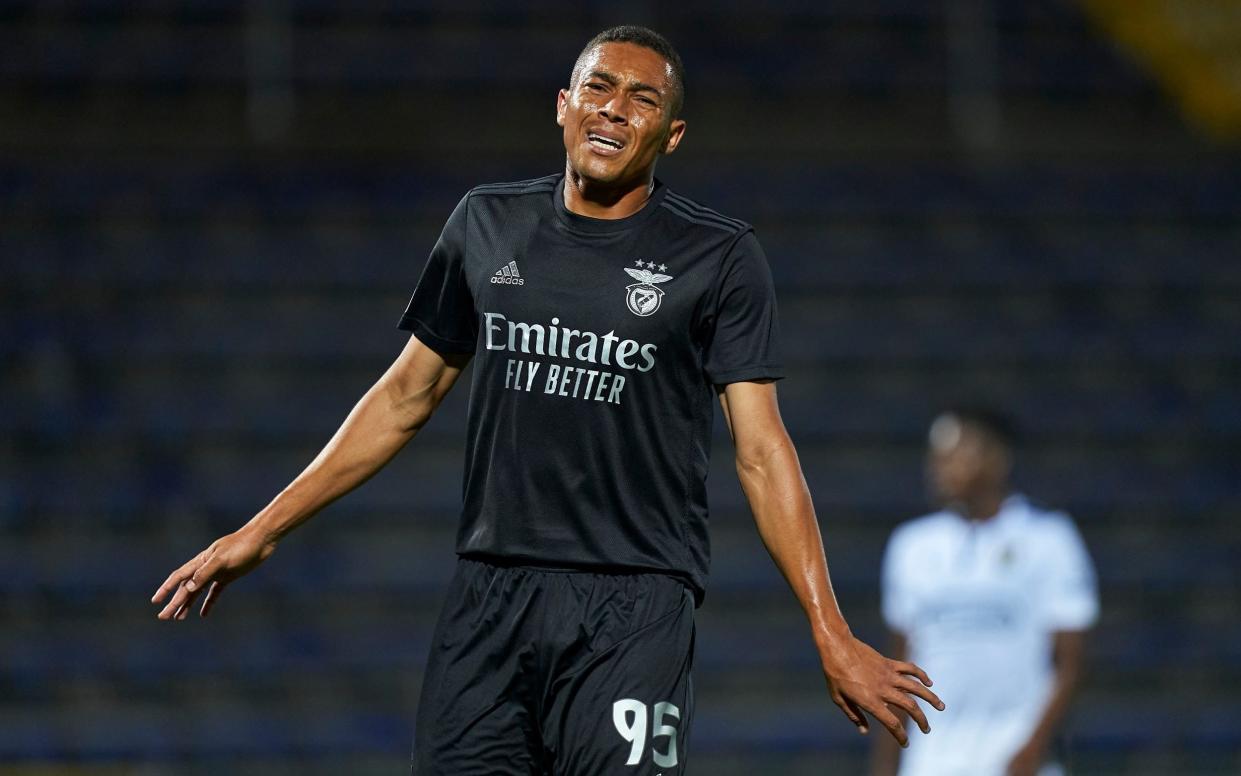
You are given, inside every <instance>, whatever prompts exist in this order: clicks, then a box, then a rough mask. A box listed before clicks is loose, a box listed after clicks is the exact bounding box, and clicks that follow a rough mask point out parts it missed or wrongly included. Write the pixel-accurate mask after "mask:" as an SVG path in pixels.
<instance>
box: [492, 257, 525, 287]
mask: <svg viewBox="0 0 1241 776" xmlns="http://www.w3.org/2000/svg"><path fill="white" fill-rule="evenodd" d="M491 282H492V283H502V284H504V285H508V286H524V285H525V284H526V281H525V280H524V279H523V278H522V276H521V273H520V272H518V271H517V260H516V259H514V260H513V261H510V262H509V263H508V264H505V265H504V266H503V267H500V268H499V269H498V270H496V274H494V275H492V276H491Z"/></svg>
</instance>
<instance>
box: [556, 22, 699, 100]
mask: <svg viewBox="0 0 1241 776" xmlns="http://www.w3.org/2000/svg"><path fill="white" fill-rule="evenodd" d="M604 43H632V44H634V45H635V46H641V47H642V48H646V49H650V50H651V51H654V52H655V53H656V54H658V55H660V56H661V57H663V58H664V61H665V62H667V63H668V65H669V66H670V67H671V68H672V94H671V105H670V106H669V107H671V109H672V110H671V111H670V114H671V117H672V118H674V119H675V118H676V117H677V116H680V115H681V107H682V106H683V105H684V104H685V65H684V64H683V63H682V62H681V55H680V54H678V53H677V50H676V49H675V48H673V47H672V44H671V43H669V42H668V39H667V38H665V37H664V36H663V35H660V34H659V33H658V32H655V31H654V30H652V29H650V28H647V27H640V26H638V25H636V24H622V25H620V26H618V27H609V28H608V29H606V30H604V31H603V32H601V33H599V34H598V35H596V36H595V37H593V38H591V39H590V41H589V42H588V43H587V44H586V47H585V48H583V49H582V53H580V54H578V55H577V61H576V62H574V63H573V70H572V72H571V73H570V74H569V84H570V85H572V84H575V83H577V79H578V76H580V75H581V69H582V60H584V59H585V58H586V55H587V54H589V53H590V52H591V51H594V49H595V47H596V46H600V45H602V44H604Z"/></svg>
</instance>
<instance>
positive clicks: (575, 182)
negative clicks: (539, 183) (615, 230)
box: [564, 163, 655, 219]
mask: <svg viewBox="0 0 1241 776" xmlns="http://www.w3.org/2000/svg"><path fill="white" fill-rule="evenodd" d="M654 191H655V171H654V170H651V172H650V173H649V174H648V175H647V176H646V178H645V180H638V181H633V182H629V183H626V184H623V185H620V186H605V185H602V184H599V183H595V182H592V181H590V180H588V179H586V178H583V177H582V175H581V174H580V173H578V172H577V171H576V170H574V169H573V166H572V165H569V164H567V163H566V166H565V176H564V206H565V209H567V210H568V211H569V212H570V213H576V214H577V215H579V216H587V217H588V218H607V219H616V218H627V217H629V216H631V215H633V214H634V213H637V212H638V211H639V210H641V209H642V207H643V206H644V205H645V204H646V201H647V200H648V199H650V198H651V193H652V192H654Z"/></svg>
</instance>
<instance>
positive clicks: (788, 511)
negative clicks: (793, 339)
mask: <svg viewBox="0 0 1241 776" xmlns="http://www.w3.org/2000/svg"><path fill="white" fill-rule="evenodd" d="M737 475H738V477H739V478H740V480H741V487H742V490H744V491H745V495H746V499H747V500H748V501H749V503H750V508H751V510H752V511H753V512H754V520H755V523H756V524H757V526H758V532H759V536H760V537H761V538H762V540H763V544H764V545H766V547H767V551H768V552H769V553H771V557H772V559H773V560H774V561H775V563H776V566H777V567H778V568H779V569H780V572H781V573H782V574H783V575H784V577H785V579H787V580H788V583H789V585H790V587H792V589H793V593H794V594H795V595H796V596H797V600H798V601H799V602H800V603H801V605H802V608H803V609H804V610H805V612H806V616H807V617H808V618H809V620H810V625H811V629H812V631H813V634H814V639H815V643H816V645H817V646H818V647H819V651H820V653H825V652H826V651H828V650H830V649H831V647H832V645H833V643H834V642H835V641H837V640H838V639H840V638H843V637H846V636H849V635H850V633H849V626H848V625H847V624H846V622H845V619H844V617H843V615H842V614H841V613H840V607H839V606H838V605H837V603H836V595H835V593H834V592H833V590H832V582H831V577H830V576H829V574H828V570H827V559H826V557H825V555H824V552H823V537H822V536H821V535H820V533H819V523H818V521H817V520H816V518H815V514H814V504H813V503H812V502H811V500H810V491H809V489H808V488H807V487H806V481H805V479H804V478H803V476H802V471H801V464H800V463H799V462H798V460H797V452H796V450H794V449H793V444H792V442H791V441H789V440H788V438H787V436H786V437H785V438H784V439H782V440H776V441H774V442H772V443H770V444H768V445H766V446H765V447H764V448H763V449H761V450H758V451H750V452H749V453H748V454H742V453H739V454H738V456H737Z"/></svg>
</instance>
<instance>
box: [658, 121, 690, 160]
mask: <svg viewBox="0 0 1241 776" xmlns="http://www.w3.org/2000/svg"><path fill="white" fill-rule="evenodd" d="M684 136H685V120H684V119H673V120H672V123H671V124H670V125H669V126H668V136H667V137H666V138H664V144H663V146H661V147H660V149H659V152H660V153H661V154H670V153H672V152H673V151H675V150H677V146H679V145H680V144H681V138H682V137H684Z"/></svg>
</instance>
